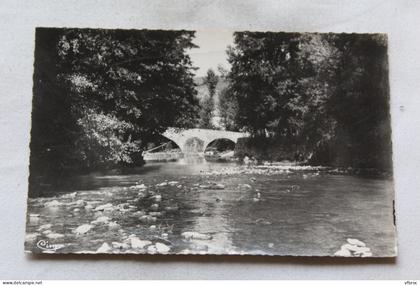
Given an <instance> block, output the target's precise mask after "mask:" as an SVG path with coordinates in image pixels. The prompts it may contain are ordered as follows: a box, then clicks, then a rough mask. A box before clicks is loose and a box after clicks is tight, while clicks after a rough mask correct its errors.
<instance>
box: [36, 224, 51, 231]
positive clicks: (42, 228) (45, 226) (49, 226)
mask: <svg viewBox="0 0 420 285" xmlns="http://www.w3.org/2000/svg"><path fill="white" fill-rule="evenodd" d="M51 227H52V224H45V225H42V226H40V227H39V228H38V231H40V232H42V231H45V230H48V229H50V228H51Z"/></svg>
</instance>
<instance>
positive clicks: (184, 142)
mask: <svg viewBox="0 0 420 285" xmlns="http://www.w3.org/2000/svg"><path fill="white" fill-rule="evenodd" d="M162 136H164V137H165V138H167V139H170V140H171V141H173V142H174V143H176V144H177V145H178V146H179V148H180V149H181V151H182V152H183V153H189V152H198V153H202V152H204V151H205V149H206V148H207V146H208V145H209V144H210V143H211V142H213V141H215V140H217V139H228V140H231V141H233V142H234V143H235V144H236V143H237V142H238V139H239V138H243V137H248V136H249V134H248V133H242V132H231V131H222V130H210V129H177V128H169V129H167V130H166V131H165V132H164V133H163V134H162ZM191 143H195V144H196V148H195V150H194V151H191V148H190V145H191Z"/></svg>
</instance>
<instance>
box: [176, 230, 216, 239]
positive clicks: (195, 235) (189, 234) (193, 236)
mask: <svg viewBox="0 0 420 285" xmlns="http://www.w3.org/2000/svg"><path fill="white" fill-rule="evenodd" d="M181 236H182V237H183V238H184V239H200V240H209V239H212V237H211V236H210V235H207V234H201V233H197V232H183V233H182V234H181Z"/></svg>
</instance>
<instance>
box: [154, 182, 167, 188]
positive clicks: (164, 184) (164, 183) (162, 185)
mask: <svg viewBox="0 0 420 285" xmlns="http://www.w3.org/2000/svg"><path fill="white" fill-rule="evenodd" d="M156 186H157V187H164V186H168V182H162V183H160V184H156Z"/></svg>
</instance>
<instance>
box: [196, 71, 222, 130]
mask: <svg viewBox="0 0 420 285" xmlns="http://www.w3.org/2000/svg"><path fill="white" fill-rule="evenodd" d="M218 81H219V78H218V76H217V75H216V73H215V72H214V71H213V70H212V69H209V70H207V75H206V77H205V79H204V84H206V86H207V90H208V95H206V96H204V98H202V101H201V110H200V115H199V116H200V120H199V126H200V127H201V128H204V129H213V128H214V126H213V123H212V120H213V112H214V95H215V94H216V86H217V83H218Z"/></svg>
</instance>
